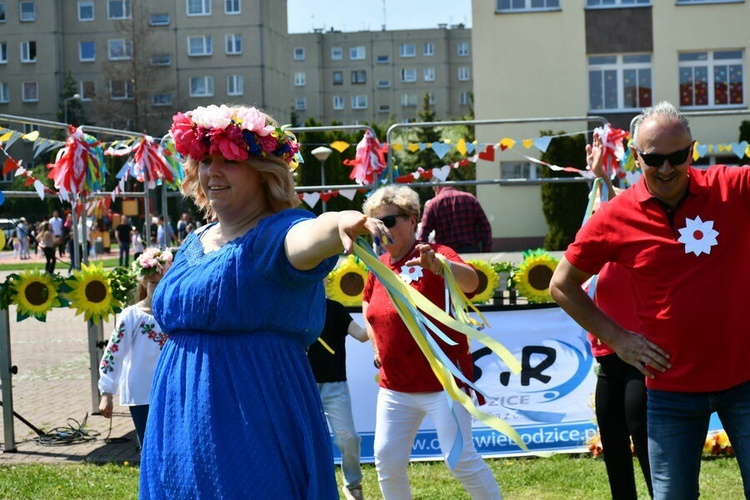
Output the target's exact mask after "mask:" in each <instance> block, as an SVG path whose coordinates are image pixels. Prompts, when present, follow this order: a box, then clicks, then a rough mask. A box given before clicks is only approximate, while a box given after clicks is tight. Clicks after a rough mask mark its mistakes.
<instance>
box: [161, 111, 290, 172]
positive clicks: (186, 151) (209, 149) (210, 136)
mask: <svg viewBox="0 0 750 500" xmlns="http://www.w3.org/2000/svg"><path fill="white" fill-rule="evenodd" d="M169 132H170V133H171V134H172V138H173V139H174V144H175V147H176V149H177V151H178V152H179V153H180V154H181V155H183V156H190V157H191V158H193V159H195V160H202V159H203V158H204V157H205V156H206V155H220V156H223V157H224V158H226V159H227V160H230V161H245V160H247V159H248V158H249V157H250V156H255V157H258V158H267V157H268V155H274V156H278V157H279V158H281V159H283V160H284V161H285V162H286V163H287V164H288V165H289V168H290V169H291V170H294V169H295V168H297V165H298V160H297V151H299V143H298V142H297V138H296V137H295V136H294V134H292V133H291V132H289V131H287V130H285V127H279V126H278V125H277V124H276V123H275V122H274V121H273V120H272V119H271V118H270V117H269V116H268V115H266V114H265V113H263V112H262V111H260V110H258V109H257V108H248V107H240V108H230V107H228V106H226V105H223V104H222V105H221V106H216V105H211V106H208V107H204V106H200V107H197V108H195V109H194V110H192V111H188V112H187V113H184V114H183V113H177V114H176V115H174V116H173V117H172V128H171V129H170V130H169Z"/></svg>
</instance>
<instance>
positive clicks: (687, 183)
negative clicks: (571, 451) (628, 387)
mask: <svg viewBox="0 0 750 500" xmlns="http://www.w3.org/2000/svg"><path fill="white" fill-rule="evenodd" d="M631 129H632V136H633V137H632V145H631V151H632V154H633V155H634V157H635V162H636V165H637V166H638V168H640V169H641V171H642V173H643V175H642V177H641V179H640V180H639V181H638V183H636V184H635V185H634V186H632V187H631V188H629V189H627V190H625V191H624V192H622V193H621V194H619V195H618V196H617V197H615V198H614V199H613V200H612V201H610V202H608V203H605V204H603V206H602V207H601V208H600V209H599V210H598V211H597V212H596V213H595V214H594V215H593V216H592V217H591V218H590V219H589V220H588V222H586V224H584V225H583V227H582V228H581V229H580V230H579V231H578V234H577V235H576V239H575V241H574V242H573V243H572V244H571V245H570V246H568V249H567V250H566V251H565V255H564V257H563V258H562V260H561V261H560V263H559V264H558V266H557V268H556V269H555V272H554V274H553V276H552V282H551V283H550V292H551V294H552V297H553V298H554V299H555V301H556V302H557V303H558V304H559V305H560V307H562V308H563V309H564V310H565V311H566V312H567V313H568V314H569V315H570V316H571V317H572V318H573V319H575V320H576V321H577V322H578V323H579V324H580V325H581V326H582V327H583V328H585V329H586V330H587V331H589V332H591V333H593V334H594V335H595V336H596V337H597V338H599V339H601V341H602V342H604V343H606V344H607V345H609V346H611V347H612V348H613V349H614V350H615V352H616V353H617V355H618V356H619V357H620V358H621V359H622V360H623V361H626V362H627V363H630V364H631V365H633V366H635V367H636V368H637V369H638V370H639V371H640V372H641V373H642V374H643V375H645V376H646V386H647V420H648V450H649V459H650V464H651V479H652V482H653V489H654V498H656V499H658V500H664V499H672V498H680V499H683V498H698V495H699V488H698V478H699V471H700V464H701V453H702V449H703V445H704V442H705V439H706V433H707V431H708V425H709V420H710V417H711V413H712V412H714V411H715V412H717V413H718V415H719V418H720V419H721V422H722V424H723V426H724V429H725V430H726V432H727V435H728V437H729V440H730V441H731V443H732V447H733V449H734V451H735V453H736V455H737V463H738V465H739V467H740V473H741V475H742V480H743V485H744V490H745V496H746V497H749V498H750V363H748V361H747V355H746V351H747V341H746V335H745V332H746V331H747V326H748V319H747V312H746V310H745V308H744V307H742V306H740V305H739V304H740V302H741V301H742V299H743V298H744V290H745V289H746V287H747V277H748V276H750V259H748V258H747V255H749V254H750V238H748V234H750V168H748V167H727V166H725V165H716V166H712V167H710V168H708V169H707V170H698V169H695V168H692V167H691V161H692V154H693V147H694V144H695V143H694V141H693V138H692V134H691V132H690V125H689V122H688V120H687V118H686V117H685V116H684V115H683V114H681V113H680V112H678V111H677V110H676V109H675V107H674V106H673V105H672V104H670V103H667V102H662V103H659V104H657V105H656V106H654V107H652V108H648V109H646V110H644V111H643V113H641V114H640V115H638V116H636V118H635V119H634V121H633V122H632V125H631ZM608 262H615V263H618V264H620V265H622V266H623V267H624V268H625V269H626V270H627V272H628V273H629V274H630V277H631V278H632V282H633V284H634V286H635V289H636V292H637V293H636V297H637V305H638V307H637V311H638V319H639V320H640V322H641V326H640V328H641V331H638V332H634V331H630V330H627V329H626V328H624V327H623V326H622V325H620V324H619V323H617V322H616V321H615V320H614V319H613V318H611V317H610V316H608V315H607V314H605V313H604V312H602V310H601V309H600V308H599V307H597V305H596V304H595V303H594V302H593V301H592V300H591V298H590V297H589V296H588V295H587V294H586V292H585V291H583V290H582V289H581V284H582V283H583V282H585V281H586V280H587V279H588V278H589V277H590V276H591V275H593V274H596V273H598V272H599V271H600V270H601V268H602V267H603V266H604V264H606V263H608ZM717 291H721V292H717ZM710 346H721V353H722V354H721V356H710V355H706V352H707V349H709V348H710Z"/></svg>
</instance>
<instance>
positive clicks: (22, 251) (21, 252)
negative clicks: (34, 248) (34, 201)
mask: <svg viewBox="0 0 750 500" xmlns="http://www.w3.org/2000/svg"><path fill="white" fill-rule="evenodd" d="M16 238H18V244H19V247H18V257H19V258H20V259H21V260H27V259H30V258H31V256H30V255H29V239H30V236H29V224H28V222H26V217H21V218H19V219H18V224H16Z"/></svg>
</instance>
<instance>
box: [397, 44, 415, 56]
mask: <svg viewBox="0 0 750 500" xmlns="http://www.w3.org/2000/svg"><path fill="white" fill-rule="evenodd" d="M398 53H399V55H400V56H401V57H414V56H416V55H417V49H416V48H415V47H414V44H413V43H402V44H401V45H400V46H399V48H398Z"/></svg>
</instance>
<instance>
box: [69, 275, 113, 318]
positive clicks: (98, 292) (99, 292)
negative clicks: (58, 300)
mask: <svg viewBox="0 0 750 500" xmlns="http://www.w3.org/2000/svg"><path fill="white" fill-rule="evenodd" d="M66 284H67V286H68V287H69V290H70V291H69V292H67V295H68V296H69V298H70V302H71V307H73V308H75V309H76V310H77V311H76V314H77V315H78V314H83V315H84V318H85V319H86V321H89V322H90V323H92V324H96V323H99V322H100V321H102V320H104V321H107V320H108V319H109V317H110V315H112V314H115V313H118V312H120V311H121V310H122V309H121V304H120V301H119V300H117V299H116V298H115V297H114V295H113V294H112V287H111V285H110V273H108V272H106V271H104V268H103V265H102V263H99V264H98V265H97V264H90V265H88V266H87V265H86V264H83V265H82V266H81V270H80V271H73V277H72V278H69V279H68V280H67V282H66Z"/></svg>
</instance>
